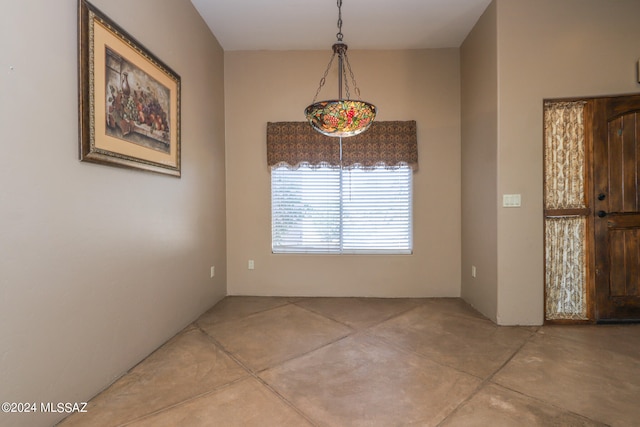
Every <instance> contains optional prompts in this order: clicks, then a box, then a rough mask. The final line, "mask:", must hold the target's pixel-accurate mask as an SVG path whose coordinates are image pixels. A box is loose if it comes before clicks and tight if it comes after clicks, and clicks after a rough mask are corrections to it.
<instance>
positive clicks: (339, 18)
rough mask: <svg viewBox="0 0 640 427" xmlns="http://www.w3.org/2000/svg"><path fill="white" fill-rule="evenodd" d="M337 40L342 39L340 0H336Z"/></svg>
mask: <svg viewBox="0 0 640 427" xmlns="http://www.w3.org/2000/svg"><path fill="white" fill-rule="evenodd" d="M336 37H337V38H338V41H339V42H341V41H342V0H338V34H336Z"/></svg>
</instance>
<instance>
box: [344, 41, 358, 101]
mask: <svg viewBox="0 0 640 427" xmlns="http://www.w3.org/2000/svg"><path fill="white" fill-rule="evenodd" d="M344 62H346V64H347V68H348V69H349V75H350V76H351V82H352V83H353V91H354V92H355V93H356V96H357V97H358V99H360V89H359V88H358V84H357V83H356V76H355V75H354V74H353V70H351V64H350V63H349V57H347V54H346V52H345V55H344ZM344 81H345V84H344V85H345V87H346V88H347V99H348V98H349V86H348V84H347V76H346V70H345V79H344Z"/></svg>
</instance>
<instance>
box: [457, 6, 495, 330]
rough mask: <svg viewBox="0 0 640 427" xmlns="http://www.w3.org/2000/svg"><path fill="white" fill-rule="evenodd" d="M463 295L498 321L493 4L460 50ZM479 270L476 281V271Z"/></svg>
mask: <svg viewBox="0 0 640 427" xmlns="http://www.w3.org/2000/svg"><path fill="white" fill-rule="evenodd" d="M460 70H461V72H460V73H461V92H462V263H461V269H462V278H461V284H462V289H461V294H462V297H463V298H464V299H465V300H466V301H467V302H468V303H470V304H471V305H473V306H474V307H476V308H477V309H478V310H480V311H481V312H482V313H484V314H485V315H486V316H488V317H489V318H491V319H492V320H493V321H496V313H497V309H498V307H497V305H498V276H497V275H498V262H497V257H498V217H497V206H496V200H497V198H498V195H497V190H498V188H497V183H498V179H497V174H498V64H497V27H496V6H495V3H491V5H489V7H488V8H487V10H486V11H485V12H484V14H483V15H482V17H481V18H480V20H479V21H478V23H477V24H476V25H475V27H474V29H473V31H471V33H470V34H469V36H468V37H467V38H466V40H465V41H464V43H463V45H462V47H461V49H460ZM472 266H475V267H476V277H475V278H474V277H472V274H471V268H472Z"/></svg>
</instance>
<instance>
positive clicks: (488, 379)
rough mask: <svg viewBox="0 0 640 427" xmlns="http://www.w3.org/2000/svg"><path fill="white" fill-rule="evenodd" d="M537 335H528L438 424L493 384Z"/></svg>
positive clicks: (442, 422)
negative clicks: (494, 379)
mask: <svg viewBox="0 0 640 427" xmlns="http://www.w3.org/2000/svg"><path fill="white" fill-rule="evenodd" d="M535 335H536V334H535V333H534V332H532V333H531V334H530V335H529V337H528V338H527V339H526V340H524V342H523V343H522V344H521V345H520V346H519V347H518V348H517V349H516V350H514V351H513V353H512V354H511V356H509V357H508V358H507V359H506V360H505V362H504V363H503V364H502V365H500V367H498V368H497V369H496V370H495V371H493V373H491V374H490V375H489V376H487V377H486V378H484V379H482V378H481V379H482V382H481V383H480V384H479V385H478V387H476V389H475V390H474V391H472V392H471V393H469V395H468V396H467V398H466V399H464V400H463V401H462V402H460V403H459V404H458V406H456V407H455V409H454V410H453V411H451V412H450V413H449V415H447V416H446V417H445V418H444V419H443V420H442V421H441V422H440V423H439V424H438V425H442V424H444V423H445V422H446V421H447V420H448V419H449V418H451V417H453V416H454V415H455V414H456V412H458V411H459V410H460V408H462V407H463V406H464V405H466V404H467V403H468V402H469V401H470V400H471V399H473V398H474V397H475V396H476V395H477V394H478V393H480V391H481V390H482V389H484V388H485V387H486V386H487V385H488V384H493V382H492V380H493V377H495V376H496V374H497V373H498V372H500V371H501V370H502V369H503V368H504V367H505V366H507V365H508V364H509V362H510V361H511V360H513V358H514V357H515V356H516V355H517V354H518V353H519V352H520V351H521V350H522V349H523V348H524V346H525V345H526V344H527V343H528V342H529V341H531V340H532V339H533V337H535ZM449 368H451V369H456V368H455V367H452V366H449ZM456 370H457V369H456ZM458 371H459V370H458ZM459 372H461V371H459ZM469 375H471V374H469ZM527 397H529V396H527Z"/></svg>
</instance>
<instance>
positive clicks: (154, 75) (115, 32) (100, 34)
mask: <svg viewBox="0 0 640 427" xmlns="http://www.w3.org/2000/svg"><path fill="white" fill-rule="evenodd" d="M79 21H80V22H79V26H80V31H79V34H80V42H79V52H80V54H79V56H80V61H79V63H80V159H81V160H83V161H89V162H96V163H105V164H112V165H115V166H123V167H131V168H138V169H144V170H148V171H152V172H159V173H164V174H169V175H174V176H180V173H181V169H180V77H179V76H178V75H177V74H176V73H175V72H173V71H172V70H171V69H170V68H169V67H168V66H166V65H165V64H164V63H162V62H161V61H160V60H159V59H158V58H156V57H155V56H153V55H152V54H151V53H150V52H149V51H147V50H146V49H145V48H144V47H142V45H141V44H140V43H139V42H137V41H136V40H135V39H133V38H132V37H131V36H130V35H128V34H127V33H126V32H125V31H124V30H122V29H121V28H119V27H118V26H117V25H116V24H115V23H114V22H113V21H111V20H110V19H109V18H107V17H106V16H105V15H104V14H102V13H101V12H100V11H98V10H97V9H96V8H95V7H94V6H92V5H91V4H90V3H88V2H87V1H85V0H80V8H79Z"/></svg>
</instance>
